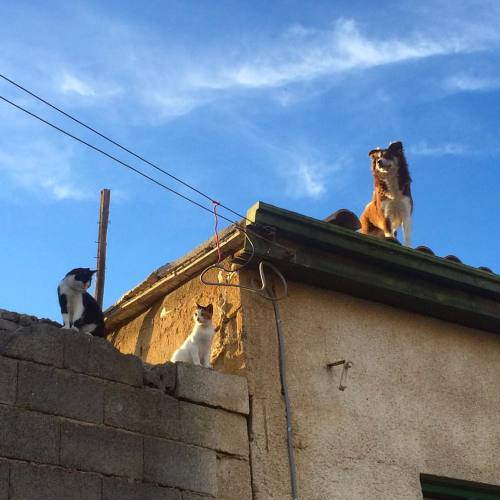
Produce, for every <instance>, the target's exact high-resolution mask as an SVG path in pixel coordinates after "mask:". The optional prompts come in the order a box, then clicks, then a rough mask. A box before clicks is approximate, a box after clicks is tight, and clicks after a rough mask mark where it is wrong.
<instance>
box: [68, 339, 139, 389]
mask: <svg viewBox="0 0 500 500" xmlns="http://www.w3.org/2000/svg"><path fill="white" fill-rule="evenodd" d="M64 366H65V367H66V368H69V369H70V370H74V371H77V372H81V373H86V374H88V375H93V376H95V377H99V378H105V379H108V380H114V381H116V382H122V383H124V384H128V385H133V386H136V387H141V386H142V379H143V367H142V361H141V360H140V359H139V358H137V357H136V356H133V355H132V354H122V353H121V352H120V351H118V350H117V349H115V348H114V347H113V346H112V345H111V344H110V343H109V342H108V341H107V340H105V339H102V338H99V337H92V336H91V335H86V334H81V333H77V332H68V336H67V338H66V339H65V345H64Z"/></svg>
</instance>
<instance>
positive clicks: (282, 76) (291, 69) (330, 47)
mask: <svg viewBox="0 0 500 500" xmlns="http://www.w3.org/2000/svg"><path fill="white" fill-rule="evenodd" d="M493 36H494V35H492V34H488V36H487V37H486V34H483V36H480V35H479V34H477V33H475V34H474V35H472V34H466V35H462V36H460V37H459V36H450V35H448V34H443V35H442V36H439V37H436V36H430V35H427V36H426V35H423V34H417V35H413V36H411V35H410V36H408V37H407V38H405V39H398V38H395V37H393V38H392V39H391V38H390V37H387V36H384V38H381V39H376V38H371V37H368V36H366V35H364V34H363V32H362V30H361V28H360V27H359V26H358V24H357V23H356V22H355V21H354V20H352V19H341V20H338V21H337V22H336V23H335V24H334V25H333V27H332V28H331V29H329V30H314V29H305V28H303V29H298V27H297V26H295V27H293V28H292V29H290V30H289V31H287V32H286V33H285V34H284V35H283V36H281V37H280V38H279V40H278V42H276V43H275V44H274V45H271V46H269V47H266V48H265V49H263V50H261V51H260V52H258V54H257V55H256V56H255V57H253V58H252V59H251V60H249V61H247V62H244V63H242V64H236V65H234V66H228V67H225V68H219V71H218V72H217V73H216V74H208V75H207V74H206V75H204V76H201V75H200V74H199V75H198V78H197V79H196V80H194V81H193V83H194V84H195V85H196V86H199V87H205V88H213V89H219V90H220V89H227V88H231V87H241V88H253V89H258V88H278V87H283V86H285V85H289V84H293V83H300V82H306V81H311V80H314V79H318V78H322V77H328V76H335V75H341V74H344V73H346V72H349V71H353V70H357V69H367V68H372V67H376V66H382V65H387V64H394V63H399V62H405V61H410V60H414V59H424V58H428V57H433V56H439V55H448V54H456V53H463V52H470V51H474V50H480V49H482V48H484V42H485V40H484V39H483V38H485V37H486V38H487V39H489V38H491V37H493ZM497 38H498V37H497Z"/></svg>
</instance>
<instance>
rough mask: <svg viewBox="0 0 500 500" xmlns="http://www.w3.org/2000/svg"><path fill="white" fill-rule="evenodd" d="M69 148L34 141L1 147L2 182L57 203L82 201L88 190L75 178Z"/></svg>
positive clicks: (0, 175)
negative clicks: (59, 201) (57, 201)
mask: <svg viewBox="0 0 500 500" xmlns="http://www.w3.org/2000/svg"><path fill="white" fill-rule="evenodd" d="M72 159H73V154H72V152H71V151H70V150H69V149H60V148H57V147H56V146H54V145H52V144H51V143H49V142H41V141H37V142H33V143H31V144H24V145H22V147H20V145H19V144H17V145H12V147H11V148H9V149H6V148H0V177H3V178H4V179H3V182H2V183H0V184H2V185H3V186H4V189H7V188H8V187H9V186H10V185H13V186H14V187H16V188H21V189H23V190H25V191H29V192H31V193H34V194H36V195H39V196H44V197H49V198H50V199H55V200H68V199H71V200H83V199H85V198H87V195H86V193H85V191H84V190H83V189H82V188H81V187H80V186H79V185H78V183H77V182H76V179H75V178H74V175H73V172H72V168H71V160H72Z"/></svg>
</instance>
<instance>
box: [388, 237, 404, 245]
mask: <svg viewBox="0 0 500 500" xmlns="http://www.w3.org/2000/svg"><path fill="white" fill-rule="evenodd" d="M385 241H388V242H389V243H396V245H401V242H400V241H399V240H398V239H397V238H394V237H393V236H386V237H385Z"/></svg>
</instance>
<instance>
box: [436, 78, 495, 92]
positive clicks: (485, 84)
mask: <svg viewBox="0 0 500 500" xmlns="http://www.w3.org/2000/svg"><path fill="white" fill-rule="evenodd" d="M445 87H446V88H447V89H449V90H455V91H459V92H475V91H481V90H492V89H496V88H499V87H500V79H495V78H487V77H483V76H477V75H468V74H458V75H454V76H452V77H451V78H448V79H447V80H446V82H445Z"/></svg>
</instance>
